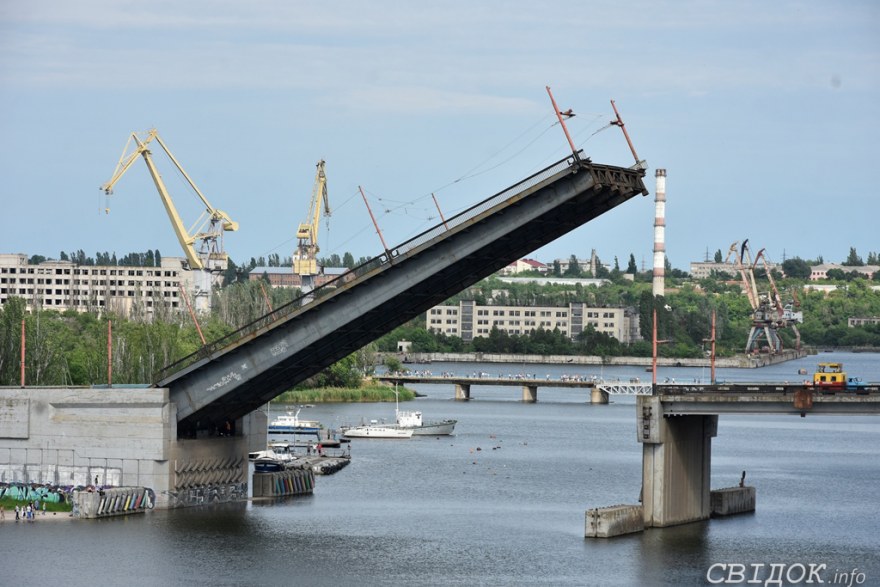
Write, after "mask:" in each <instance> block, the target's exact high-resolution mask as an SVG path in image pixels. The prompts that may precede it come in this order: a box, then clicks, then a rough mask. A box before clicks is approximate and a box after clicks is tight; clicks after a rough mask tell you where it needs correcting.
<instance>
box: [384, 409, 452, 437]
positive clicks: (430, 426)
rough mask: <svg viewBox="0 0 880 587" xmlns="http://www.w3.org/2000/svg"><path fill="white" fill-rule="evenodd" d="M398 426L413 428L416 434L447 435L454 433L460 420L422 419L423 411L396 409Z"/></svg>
mask: <svg viewBox="0 0 880 587" xmlns="http://www.w3.org/2000/svg"><path fill="white" fill-rule="evenodd" d="M396 412H397V426H396V427H397V428H400V429H402V430H412V431H413V435H414V436H447V435H449V434H452V432H453V430H454V429H455V424H456V423H457V422H458V420H435V421H430V422H423V421H422V413H421V412H418V411H413V412H408V411H403V410H396Z"/></svg>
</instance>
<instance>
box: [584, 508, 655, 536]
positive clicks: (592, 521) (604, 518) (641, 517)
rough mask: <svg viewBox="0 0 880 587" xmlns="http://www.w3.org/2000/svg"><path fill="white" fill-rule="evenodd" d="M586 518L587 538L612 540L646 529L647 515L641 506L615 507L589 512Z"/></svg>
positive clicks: (585, 534)
mask: <svg viewBox="0 0 880 587" xmlns="http://www.w3.org/2000/svg"><path fill="white" fill-rule="evenodd" d="M586 517H587V519H586V526H585V529H584V537H586V538H611V537H613V536H621V535H623V534H632V533H633V532H642V531H644V529H645V513H644V510H643V508H642V506H640V505H614V506H611V507H607V508H597V509H593V510H587V515H586Z"/></svg>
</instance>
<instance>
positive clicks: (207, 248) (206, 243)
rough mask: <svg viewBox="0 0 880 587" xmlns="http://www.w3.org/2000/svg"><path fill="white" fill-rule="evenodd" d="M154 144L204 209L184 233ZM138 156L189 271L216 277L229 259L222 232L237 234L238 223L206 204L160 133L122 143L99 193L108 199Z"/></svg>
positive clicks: (150, 132)
mask: <svg viewBox="0 0 880 587" xmlns="http://www.w3.org/2000/svg"><path fill="white" fill-rule="evenodd" d="M153 140H155V141H156V142H157V143H159V146H161V147H162V149H163V150H164V151H165V154H166V155H168V158H169V159H171V161H172V162H173V163H174V166H175V167H176V168H177V170H178V171H180V173H181V174H182V175H183V177H184V178H186V181H187V183H189V185H190V187H191V188H192V189H193V190H194V191H195V193H196V194H197V195H198V197H199V199H200V200H201V201H202V203H203V204H204V205H205V211H204V212H202V214H201V215H200V216H199V218H198V219H197V220H196V221H195V222H194V223H193V226H192V227H191V228H190V229H189V230H187V229H186V227H185V226H184V224H183V221H182V220H181V219H180V214H178V212H177V208H176V207H175V206H174V202H173V201H172V199H171V195H170V194H169V193H168V188H166V187H165V182H164V181H162V176H161V175H159V171H158V170H157V169H156V164H155V163H154V162H153V158H152V156H151V153H150V149H149V144H150V143H151V142H152V141H153ZM138 155H140V156H142V157H143V158H144V161H145V162H146V164H147V168H148V169H149V170H150V175H151V176H152V178H153V183H155V184H156V189H158V190H159V197H160V198H162V204H163V205H164V206H165V211H166V212H167V213H168V218H169V219H170V220H171V225H172V226H173V227H174V232H175V234H176V235H177V240H178V241H179V242H180V246H181V247H183V252H184V253H185V254H186V259H187V261H188V262H189V266H190V268H191V269H199V270H205V271H211V272H215V273H219V272H220V271H223V270H224V269H226V266H227V264H228V256H227V254H226V253H225V252H224V251H223V231H233V230H238V223H237V222H235V221H234V220H232V219H231V218H230V217H229V215H228V214H226V212H224V211H222V210H218V209H217V208H215V207H213V206H212V205H211V203H210V202H208V199H207V198H206V197H205V196H204V194H202V192H201V191H200V190H199V188H198V187H196V184H195V183H194V182H193V180H192V179H191V178H190V176H189V174H187V172H186V171H184V169H183V167H181V165H180V163H178V161H177V159H176V158H175V157H174V155H172V154H171V151H169V150H168V147H167V146H166V145H165V143H164V142H163V141H162V138H161V137H160V136H159V132H158V131H157V130H156V129H155V128H154V129H151V130H149V131H147V133H146V134H145V135H144V136H143V137H139V136H138V135H137V133H134V132H133V133H131V135H130V136H129V138H128V142H126V143H125V148H124V149H123V150H122V156H121V157H120V158H119V163H117V164H116V170H115V171H114V172H113V177H111V178H110V180H109V181H108V182H107V183H105V184H104V185H102V186H101V190H103V191H104V193H106V194H107V195H111V194H112V193H113V186H115V185H116V183H117V182H118V181H119V180H120V179H122V176H123V175H125V172H126V171H128V170H129V168H130V167H131V166H132V164H133V163H134V162H135V160H136V159H137V158H138ZM196 241H198V242H199V243H200V245H199V250H198V251H196V248H195V243H196Z"/></svg>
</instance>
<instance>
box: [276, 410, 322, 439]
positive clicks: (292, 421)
mask: <svg viewBox="0 0 880 587" xmlns="http://www.w3.org/2000/svg"><path fill="white" fill-rule="evenodd" d="M301 410H302V408H297V410H296V412H295V413H294V412H287V413H286V414H282V415H280V416H278V417H277V418H275V419H274V420H272V422H271V423H270V424H269V434H318V433H319V432H321V429H322V428H323V426H322V425H321V423H320V422H318V421H317V420H300V418H299V413H300V411H301Z"/></svg>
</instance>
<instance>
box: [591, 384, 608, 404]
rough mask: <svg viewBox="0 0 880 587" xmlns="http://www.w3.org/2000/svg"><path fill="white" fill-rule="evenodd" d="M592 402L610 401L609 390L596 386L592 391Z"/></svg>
mask: <svg viewBox="0 0 880 587" xmlns="http://www.w3.org/2000/svg"><path fill="white" fill-rule="evenodd" d="M590 403H591V404H607V403H608V392H607V391H603V390H601V389H599V388H598V387H594V388H593V389H592V390H591V391H590Z"/></svg>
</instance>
